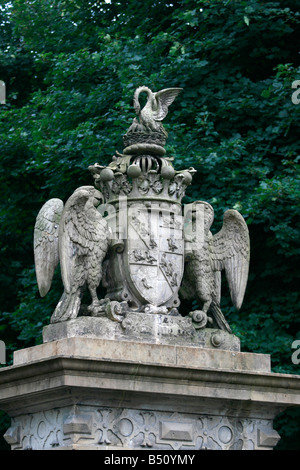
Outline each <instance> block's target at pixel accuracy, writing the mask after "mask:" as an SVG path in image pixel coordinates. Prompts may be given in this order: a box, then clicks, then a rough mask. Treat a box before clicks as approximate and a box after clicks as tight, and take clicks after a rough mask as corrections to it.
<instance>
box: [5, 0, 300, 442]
mask: <svg viewBox="0 0 300 470" xmlns="http://www.w3.org/2000/svg"><path fill="white" fill-rule="evenodd" d="M299 6H300V5H299V1H295V0H293V1H291V0H290V1H289V0H284V1H281V2H269V1H265V2H262V1H257V0H251V1H242V0H236V1H226V0H202V1H200V0H181V1H173V2H172V3H171V2H170V3H168V2H163V1H153V0H151V1H150V0H144V1H143V2H133V1H131V0H127V1H125V0H119V1H118V2H117V1H114V0H111V2H110V3H106V2H105V1H98V0H93V1H87V0H68V1H63V0H54V1H50V0H49V1H48V0H42V1H41V0H39V1H37V0H29V1H28V0H15V1H14V2H11V3H5V2H4V3H3V4H2V6H1V7H0V29H1V35H0V80H4V81H5V83H6V88H7V101H6V105H0V122H1V128H0V143H1V144H0V195H1V197H0V219H1V224H0V231H1V244H0V250H1V258H0V263H1V270H0V278H1V291H0V305H1V312H0V337H1V339H3V340H4V341H5V343H6V345H7V347H8V352H9V353H10V357H11V353H12V351H13V350H15V349H19V348H22V347H26V346H30V345H34V344H37V343H39V342H40V341H41V332H42V327H43V325H45V324H47V323H48V322H49V318H50V315H51V313H52V311H53V309H54V307H55V305H56V303H57V301H58V299H59V297H60V295H61V292H62V288H61V282H60V275H59V272H58V273H57V275H56V278H55V282H54V286H53V288H52V290H51V292H50V293H49V294H48V295H47V297H46V298H45V299H41V298H39V295H38V290H37V285H36V280H35V273H34V267H33V248H32V237H33V226H34V223H35V218H36V215H37V213H38V211H39V209H40V207H41V206H42V205H43V204H44V202H46V200H48V199H49V198H51V197H59V198H61V199H63V200H64V201H65V200H66V198H68V197H69V196H70V194H71V193H72V191H73V190H74V189H76V188H77V187H78V186H80V185H82V184H91V183H92V181H91V177H90V174H89V172H88V170H87V168H88V166H89V165H90V164H93V163H95V162H99V163H102V164H106V163H109V162H110V161H111V158H112V155H113V154H114V152H115V150H118V151H122V149H123V147H122V135H123V134H124V132H125V131H126V130H127V128H128V126H129V125H130V123H131V121H132V118H133V117H134V111H133V108H132V97H133V92H134V90H135V88H136V87H138V86H141V85H146V86H148V87H150V88H151V89H152V90H154V91H157V90H160V89H162V88H167V87H182V88H183V89H184V91H183V92H182V94H181V95H180V99H179V98H178V100H176V102H175V103H174V105H172V110H170V113H169V114H168V117H167V119H166V120H165V127H166V128H167V130H168V131H169V139H168V142H167V151H168V153H169V155H172V156H173V157H174V158H175V165H176V167H177V169H182V168H187V167H190V166H193V167H194V168H195V169H196V170H197V174H196V175H195V177H194V182H193V185H192V186H191V187H190V189H189V191H188V192H187V196H186V200H185V202H190V201H192V200H195V199H202V200H206V201H208V202H210V203H211V204H212V205H213V207H214V209H215V223H214V227H215V229H216V230H218V228H219V227H220V225H221V223H222V216H223V213H224V211H225V210H226V209H228V208H235V209H237V210H239V211H240V212H241V213H242V215H243V216H244V218H245V219H246V221H247V224H248V227H249V231H250V239H251V265H250V277H249V282H248V287H247V290H246V296H245V300H244V304H243V307H242V309H241V311H240V312H237V311H236V310H235V309H234V308H233V307H232V306H231V302H230V299H229V294H228V291H227V288H226V284H224V293H225V296H224V299H223V310H224V312H225V314H226V317H227V319H228V322H229V323H230V325H231V326H232V328H233V331H234V333H235V334H236V335H237V336H239V337H240V338H241V343H242V350H243V351H253V352H257V353H266V354H271V358H272V368H273V371H274V372H282V373H292V374H296V373H299V366H297V365H295V364H293V363H292V360H291V355H292V352H293V351H292V349H291V345H292V343H293V341H294V340H296V339H300V315H299V311H300V291H299V285H300V270H299V263H300V256H299V255H300V242H299V240H300V172H299V169H300V143H299V122H300V104H298V105H297V104H294V103H293V102H292V99H291V97H292V93H293V91H295V90H294V89H293V88H292V83H293V82H294V81H295V80H299V79H300V64H299V57H300V56H299V41H298V37H299V26H300V13H299V11H300V9H299ZM193 307H196V304H195V303H194V305H193ZM182 308H183V309H184V305H183V307H182ZM10 360H11V359H10ZM278 427H279V428H280V430H279V432H281V434H282V435H283V439H282V441H281V444H279V447H280V446H282V447H284V448H299V435H300V420H299V412H298V411H294V412H289V413H285V414H284V415H283V416H282V417H281V418H280V419H278ZM279 428H278V429H279ZM297 439H298V444H297V442H296V441H297Z"/></svg>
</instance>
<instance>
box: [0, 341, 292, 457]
mask: <svg viewBox="0 0 300 470" xmlns="http://www.w3.org/2000/svg"><path fill="white" fill-rule="evenodd" d="M129 346H130V344H129V342H125V341H122V342H120V341H118V342H117V341H114V340H103V339H95V338H94V339H92V338H64V339H62V340H59V341H54V342H50V343H45V344H43V345H39V346H35V347H33V348H28V349H27V350H26V349H24V350H22V351H17V352H16V353H15V362H14V365H13V366H10V367H6V368H3V369H1V371H0V390H1V394H0V407H1V409H3V410H4V411H6V412H7V413H8V414H9V415H10V416H11V418H12V424H11V427H10V428H9V430H8V431H7V432H6V435H5V438H6V440H7V442H9V443H10V445H11V447H12V449H26V448H30V449H44V450H45V449H53V450H55V449H97V450H101V449H102V450H107V449H110V450H112V449H119V450H120V449H140V450H142V449H153V450H155V449H158V450H159V449H169V450H172V449H173V450H176V449H181V450H184V449H194V450H200V449H206V448H207V449H272V448H273V447H274V446H275V445H276V443H277V442H278V440H279V436H278V434H277V433H276V431H274V429H273V427H272V422H273V418H274V417H275V416H276V415H277V414H278V413H279V412H281V411H283V410H284V409H286V408H287V407H290V406H299V405H300V377H299V376H293V375H286V374H274V373H272V372H270V367H269V365H270V363H269V356H265V355H261V354H252V353H240V352H233V351H224V350H223V351H221V350H214V349H204V350H202V351H199V348H195V347H183V346H170V345H153V344H148V343H142V344H139V345H136V344H135V347H132V348H130V347H129ZM132 346H133V345H132ZM118 348H121V349H120V350H119V351H118ZM137 348H139V349H140V352H139V354H138V355H137ZM157 348H158V349H157ZM126 349H127V355H125V351H126ZM113 350H115V351H116V353H115V355H113V354H112V351H113ZM153 350H155V353H154V352H153ZM92 351H93V352H92ZM200 352H201V353H202V354H200ZM118 356H122V358H120V357H118ZM187 356H188V357H189V358H193V360H192V362H193V365H189V366H187V365H186V363H185V360H184V357H187ZM230 357H232V358H234V360H235V364H238V365H239V368H236V369H234V368H233V366H232V364H233V363H231V362H230ZM168 358H169V359H168ZM201 358H202V361H201ZM208 364H211V367H208ZM217 364H218V367H217ZM226 364H227V366H226ZM257 364H261V366H260V370H255V367H256V365H257ZM226 367H227V368H226Z"/></svg>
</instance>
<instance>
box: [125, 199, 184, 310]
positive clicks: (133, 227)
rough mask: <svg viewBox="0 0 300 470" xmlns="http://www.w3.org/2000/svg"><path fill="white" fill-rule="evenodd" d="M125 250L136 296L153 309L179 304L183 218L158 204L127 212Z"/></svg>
mask: <svg viewBox="0 0 300 470" xmlns="http://www.w3.org/2000/svg"><path fill="white" fill-rule="evenodd" d="M125 251H127V256H128V258H127V262H128V271H129V276H130V281H131V282H130V284H131V286H132V288H133V289H132V290H133V291H135V292H134V294H135V296H136V297H137V298H139V300H140V301H141V302H142V303H149V304H152V305H156V306H159V305H164V304H166V303H168V306H169V304H172V302H170V301H172V300H174V306H176V305H178V304H179V301H178V299H177V297H178V290H179V287H180V284H181V280H182V276H183V267H184V256H183V254H184V241H183V223H182V216H181V215H175V214H174V212H171V211H170V210H169V209H166V208H164V209H162V208H161V207H159V205H158V204H157V205H156V204H152V205H151V208H150V209H149V208H146V207H145V206H142V205H141V206H140V207H139V208H135V209H134V210H133V211H130V212H129V215H128V243H127V250H125ZM170 306H171V305H170ZM172 306H173V305H172Z"/></svg>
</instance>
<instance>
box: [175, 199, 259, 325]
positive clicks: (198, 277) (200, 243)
mask: <svg viewBox="0 0 300 470" xmlns="http://www.w3.org/2000/svg"><path fill="white" fill-rule="evenodd" d="M193 206H194V210H192V217H191V218H190V222H189V223H188V224H187V225H188V226H189V228H190V232H189V233H188V234H187V237H186V239H187V242H186V246H187V247H188V248H187V252H186V262H185V269H184V276H183V282H182V285H181V288H180V294H181V296H182V297H183V298H185V299H194V298H195V293H196V296H197V298H198V300H200V302H202V304H203V306H202V312H203V313H204V314H205V315H206V314H207V313H211V314H212V316H213V318H214V321H215V323H216V325H217V327H218V328H220V329H223V330H226V331H228V332H229V333H231V328H230V326H229V325H228V323H227V321H226V320H225V318H224V315H223V313H222V311H221V308H220V300H221V271H222V270H225V274H226V278H227V281H228V284H229V290H230V296H231V300H232V302H233V305H234V306H235V307H236V308H237V309H240V308H241V306H242V302H243V299H244V294H245V289H246V284H247V280H248V270H249V261H250V239H249V232H248V227H247V225H246V222H245V220H244V218H243V217H242V215H241V214H240V213H239V212H238V211H236V210H233V209H230V210H227V211H226V212H225V214H224V218H223V226H222V228H221V230H220V231H219V232H218V233H216V234H215V235H212V233H211V231H210V227H211V225H212V223H213V220H214V210H213V208H212V206H211V205H210V204H208V203H207V202H203V201H197V202H195V203H193Z"/></svg>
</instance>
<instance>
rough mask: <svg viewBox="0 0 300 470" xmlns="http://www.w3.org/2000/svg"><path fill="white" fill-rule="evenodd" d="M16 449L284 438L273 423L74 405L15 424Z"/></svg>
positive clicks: (254, 444)
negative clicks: (273, 426) (275, 429)
mask: <svg viewBox="0 0 300 470" xmlns="http://www.w3.org/2000/svg"><path fill="white" fill-rule="evenodd" d="M4 437H5V439H6V440H7V442H8V443H9V444H11V446H12V449H15V450H30V449H40V450H52V449H91V448H94V449H98V450H101V449H102V450H107V449H119V450H120V449H141V450H143V449H144V450H145V449H153V450H179V449H180V450H196V449H197V450H200V449H202V450H206V449H209V450H242V449H244V450H254V449H270V448H273V447H274V446H275V445H276V444H277V442H278V441H279V439H280V437H279V435H278V433H277V432H276V431H274V429H273V428H272V421H271V420H270V419H255V418H251V419H249V418H239V417H238V418H237V417H235V416H220V415H218V416H216V415H207V414H199V413H198V414H196V413H178V412H165V411H157V410H140V409H128V408H113V407H101V406H99V405H97V404H94V405H90V404H89V405H75V406H68V407H63V408H59V409H55V410H48V411H40V412H37V413H32V414H27V415H23V416H20V417H17V418H14V419H13V420H12V425H11V427H10V428H9V429H8V431H7V432H6V434H5V435H4Z"/></svg>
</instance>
